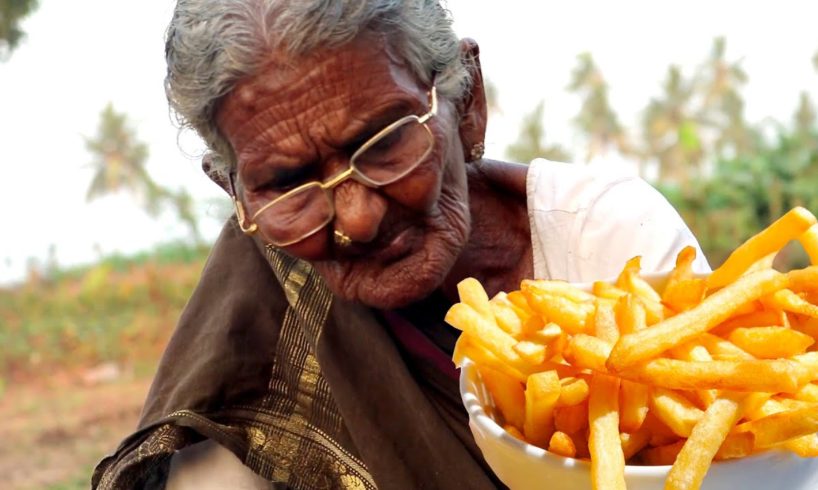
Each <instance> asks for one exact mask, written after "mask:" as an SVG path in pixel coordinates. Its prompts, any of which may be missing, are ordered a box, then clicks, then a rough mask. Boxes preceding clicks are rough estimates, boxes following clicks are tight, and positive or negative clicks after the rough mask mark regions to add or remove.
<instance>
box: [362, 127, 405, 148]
mask: <svg viewBox="0 0 818 490" xmlns="http://www.w3.org/2000/svg"><path fill="white" fill-rule="evenodd" d="M402 135H403V128H396V129H395V130H394V131H392V132H390V133H389V134H387V135H385V136H384V137H383V138H381V139H379V140H378V141H377V142H376V143H375V144H374V145H372V146H370V147H369V149H370V150H374V151H385V150H388V149H390V148H392V147H393V146H395V145H396V144H397V143H398V142H399V141H400V140H401V137H402Z"/></svg>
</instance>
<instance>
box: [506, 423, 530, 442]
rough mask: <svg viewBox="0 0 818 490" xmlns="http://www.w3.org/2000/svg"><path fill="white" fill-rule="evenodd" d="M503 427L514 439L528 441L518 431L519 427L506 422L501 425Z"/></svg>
mask: <svg viewBox="0 0 818 490" xmlns="http://www.w3.org/2000/svg"><path fill="white" fill-rule="evenodd" d="M503 429H504V430H505V431H506V432H508V433H509V434H511V436H512V437H514V438H515V439H519V440H521V441H523V442H526V443H527V442H528V441H526V440H525V436H524V435H523V433H522V432H520V429H518V428H517V427H514V426H513V425H509V424H506V425H504V426H503Z"/></svg>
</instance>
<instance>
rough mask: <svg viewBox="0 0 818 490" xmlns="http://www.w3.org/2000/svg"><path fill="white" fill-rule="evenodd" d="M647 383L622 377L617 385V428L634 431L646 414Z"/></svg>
mask: <svg viewBox="0 0 818 490" xmlns="http://www.w3.org/2000/svg"><path fill="white" fill-rule="evenodd" d="M649 391H650V389H649V388H648V386H647V385H643V384H641V383H634V382H633V381H629V380H627V379H623V380H622V381H621V383H620V385H619V430H620V431H622V432H636V431H637V430H639V428H640V427H642V424H643V423H644V422H645V417H646V416H647V415H648V408H649V407H648V400H649V396H648V395H649Z"/></svg>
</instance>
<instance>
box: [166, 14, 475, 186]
mask: <svg viewBox="0 0 818 490" xmlns="http://www.w3.org/2000/svg"><path fill="white" fill-rule="evenodd" d="M451 24H452V21H451V16H450V14H449V12H448V10H446V8H445V7H444V6H443V5H441V3H440V1H438V0H178V1H177V3H176V9H175V11H174V14H173V19H172V20H171V23H170V26H169V27H168V31H167V41H166V47H165V55H166V58H167V64H168V71H167V77H166V78H165V92H166V94H167V97H168V101H169V103H170V106H171V109H172V110H173V111H174V112H175V115H176V118H177V122H178V124H179V125H180V127H181V128H182V129H185V128H192V129H194V130H196V131H197V132H198V133H199V135H200V136H201V137H202V138H203V139H204V141H205V143H207V145H208V147H209V148H210V149H211V150H212V151H213V152H215V155H211V157H215V158H213V159H212V161H211V165H212V166H213V167H214V170H216V171H218V172H221V173H224V172H225V171H228V170H229V169H231V168H233V167H234V166H235V157H234V155H233V151H232V148H231V147H230V144H229V143H228V142H227V140H226V139H225V138H224V136H223V135H222V134H221V133H220V131H219V129H218V128H217V127H216V123H215V121H214V110H215V107H216V104H217V103H218V101H219V100H220V98H221V97H223V96H224V95H226V94H227V93H229V92H230V91H231V90H232V89H233V87H234V86H235V85H236V83H237V82H238V81H239V80H241V79H243V78H246V77H249V76H252V75H253V74H254V73H255V72H256V70H257V69H259V68H260V67H261V66H262V65H263V64H264V63H265V61H267V59H268V56H269V55H270V53H271V52H272V51H273V50H274V49H278V50H283V52H284V54H286V55H288V56H293V57H295V56H299V55H304V54H308V53H310V52H312V51H314V50H317V49H323V48H331V47H336V46H341V45H343V44H345V43H348V42H350V41H352V40H353V39H354V38H355V37H356V36H357V35H358V34H359V33H361V32H364V31H374V32H377V33H381V34H383V35H384V37H385V38H386V39H387V40H388V42H389V43H390V46H391V47H392V48H393V49H394V50H395V51H396V52H397V54H398V55H399V56H400V57H401V58H402V59H403V60H404V61H405V62H406V63H407V65H408V66H409V67H410V69H411V70H412V71H413V73H414V75H415V76H417V77H418V79H419V80H421V81H424V82H427V83H428V82H429V81H430V79H431V76H432V74H433V73H438V75H437V78H436V84H437V90H438V93H439V94H440V95H442V96H444V97H448V98H450V99H453V100H454V99H459V98H460V97H462V95H463V94H464V93H465V91H466V90H467V89H468V86H469V83H470V79H469V73H468V69H467V68H466V66H465V65H464V63H465V62H466V61H465V60H463V59H461V55H460V48H459V42H458V39H457V36H456V35H455V33H454V31H453V30H452V25H451Z"/></svg>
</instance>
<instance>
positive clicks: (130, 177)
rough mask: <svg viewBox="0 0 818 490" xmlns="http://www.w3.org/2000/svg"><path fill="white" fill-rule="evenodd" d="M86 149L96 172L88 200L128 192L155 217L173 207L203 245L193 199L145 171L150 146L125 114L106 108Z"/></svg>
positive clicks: (186, 193)
mask: <svg viewBox="0 0 818 490" xmlns="http://www.w3.org/2000/svg"><path fill="white" fill-rule="evenodd" d="M85 146H86V148H87V150H88V152H89V153H90V154H91V156H92V160H91V166H92V167H93V169H94V175H93V177H92V178H91V183H90V185H89V186H88V192H87V194H86V199H87V200H89V201H91V200H93V199H96V198H98V197H101V196H105V195H108V194H113V193H117V192H120V191H125V192H128V193H130V194H132V195H134V196H135V197H136V199H137V200H138V201H139V203H140V204H141V206H142V207H143V208H144V209H145V211H146V212H147V213H148V214H149V215H150V216H153V217H156V216H157V215H158V214H159V213H160V212H161V211H162V209H163V208H164V207H165V206H166V205H170V206H171V207H173V208H174V209H175V210H176V213H177V215H178V217H179V219H180V220H181V221H182V222H183V223H185V224H186V225H187V227H188V228H189V229H190V232H191V234H192V235H193V237H194V239H195V240H196V241H197V242H199V241H201V237H200V234H199V226H198V221H197V219H196V215H195V214H194V212H193V199H192V197H191V196H190V194H189V193H188V192H187V191H185V190H180V191H176V192H174V191H171V190H169V189H166V188H165V187H163V186H161V185H159V184H158V183H156V182H155V181H154V180H153V178H152V177H151V176H150V174H149V173H148V171H147V169H146V168H145V163H146V162H147V159H148V146H147V145H146V144H145V143H143V142H142V141H140V140H139V139H138V138H137V135H136V131H135V130H134V129H133V128H131V127H130V124H129V123H128V118H127V116H126V115H125V114H124V113H120V112H117V111H116V110H115V109H114V107H113V105H112V104H110V103H109V104H108V105H106V106H105V108H104V109H103V110H102V112H101V113H100V121H99V126H98V128H97V134H96V135H95V136H94V137H93V138H86V139H85Z"/></svg>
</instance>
